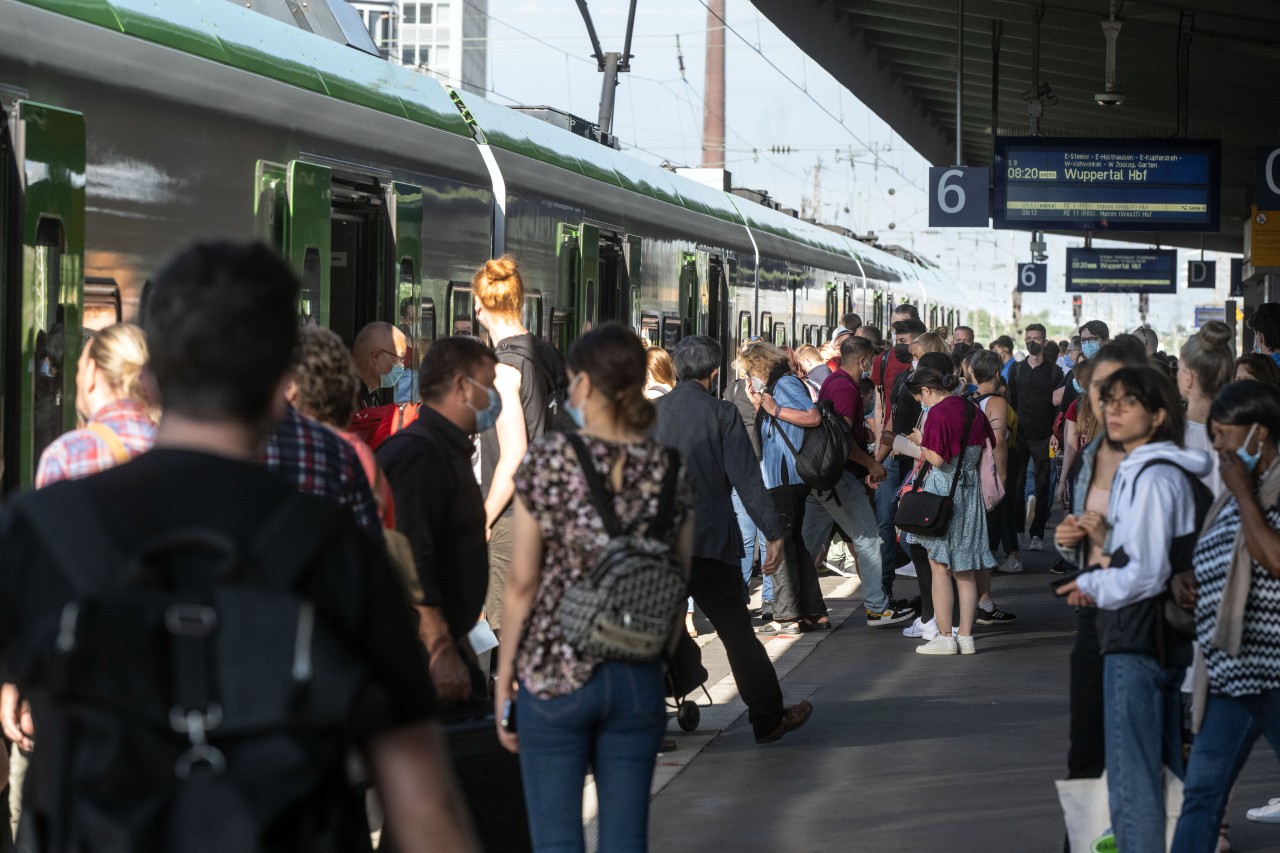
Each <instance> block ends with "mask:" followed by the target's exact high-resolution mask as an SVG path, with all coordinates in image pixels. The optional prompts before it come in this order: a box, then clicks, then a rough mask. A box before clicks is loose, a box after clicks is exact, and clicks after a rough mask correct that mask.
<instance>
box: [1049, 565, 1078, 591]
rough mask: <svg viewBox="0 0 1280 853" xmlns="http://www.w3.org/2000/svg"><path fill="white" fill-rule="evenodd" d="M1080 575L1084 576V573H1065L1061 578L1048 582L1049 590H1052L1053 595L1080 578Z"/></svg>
mask: <svg viewBox="0 0 1280 853" xmlns="http://www.w3.org/2000/svg"><path fill="white" fill-rule="evenodd" d="M1082 574H1084V572H1080V571H1075V572H1067V573H1066V574H1065V575H1063V576H1062V577H1060V578H1054V579H1053V580H1051V581H1049V588H1050V589H1052V590H1053V591H1054V593H1055V594H1057V592H1058V590H1060V589H1062V588H1063V587H1064V586H1066V585H1067V584H1069V583H1071V582H1072V581H1073V580H1075V579H1076V578H1078V577H1080V575H1082Z"/></svg>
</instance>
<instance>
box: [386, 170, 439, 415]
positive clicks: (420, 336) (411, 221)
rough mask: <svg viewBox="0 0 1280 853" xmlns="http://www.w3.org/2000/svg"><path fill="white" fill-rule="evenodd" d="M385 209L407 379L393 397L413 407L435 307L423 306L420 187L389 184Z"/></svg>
mask: <svg viewBox="0 0 1280 853" xmlns="http://www.w3.org/2000/svg"><path fill="white" fill-rule="evenodd" d="M387 206H388V208H389V212H390V217H389V218H390V220H391V233H392V241H393V243H394V246H395V258H394V260H395V282H396V290H395V301H396V304H395V311H396V321H395V322H396V325H397V326H399V327H400V331H402V332H404V334H405V339H406V342H407V351H406V352H405V365H404V366H405V367H406V368H407V370H406V371H405V373H406V374H407V375H408V377H409V378H408V379H407V380H402V384H403V385H404V388H403V389H401V388H397V389H396V395H395V396H396V402H413V403H416V402H417V401H418V368H419V366H420V365H421V363H422V356H423V354H424V353H425V352H426V348H427V346H428V345H430V343H431V341H430V338H427V339H426V340H424V337H425V336H424V333H423V330H424V323H423V320H424V318H425V317H426V314H427V312H428V311H429V310H431V309H432V308H433V307H434V306H425V305H423V304H422V270H421V266H422V187H418V186H414V185H413V184H404V183H400V182H399V181H392V182H391V185H390V186H389V187H387ZM433 325H434V321H433ZM401 398H404V399H401Z"/></svg>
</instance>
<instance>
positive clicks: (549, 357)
mask: <svg viewBox="0 0 1280 853" xmlns="http://www.w3.org/2000/svg"><path fill="white" fill-rule="evenodd" d="M471 290H472V295H473V296H474V298H475V311H476V317H477V319H478V320H479V321H480V325H481V326H482V327H483V328H484V330H485V331H486V332H488V333H489V342H490V345H491V346H492V347H493V351H494V353H495V354H496V355H497V358H498V372H497V378H496V379H495V380H494V387H495V388H497V389H498V396H499V398H500V399H501V400H502V409H501V411H502V414H501V415H499V416H498V422H497V424H496V425H495V428H494V429H491V430H485V431H482V432H481V434H480V490H481V491H482V492H483V494H484V513H485V524H486V527H485V531H486V536H487V538H488V541H489V584H488V589H487V590H486V592H485V597H484V611H485V616H486V617H487V618H488V620H489V624H490V625H493V626H494V627H495V628H497V627H498V626H499V625H501V624H502V600H503V595H502V588H503V585H504V584H505V583H506V578H507V572H508V570H509V568H510V566H511V547H512V546H511V524H512V513H513V509H512V499H513V498H514V496H515V490H516V486H515V475H516V468H517V467H519V465H520V460H522V459H523V458H524V454H525V450H527V449H528V447H529V442H531V441H533V440H534V439H536V438H539V437H541V436H542V435H545V434H546V433H547V432H548V431H549V430H551V429H553V428H555V426H556V424H555V423H553V422H552V421H553V416H554V414H555V412H554V410H553V408H552V407H551V406H550V403H551V401H552V398H553V395H554V394H555V392H556V390H557V389H558V388H562V387H563V386H564V384H565V378H564V363H563V361H562V360H561V358H560V354H559V353H558V352H556V350H555V348H554V347H553V346H551V344H549V343H547V342H546V341H544V340H542V339H541V338H539V337H538V336H537V335H534V334H533V333H532V332H530V331H529V330H528V329H527V328H525V325H524V322H523V320H522V319H521V316H522V312H523V311H524V280H523V279H522V278H521V277H520V267H519V265H518V264H517V263H516V260H515V258H512V257H510V256H504V257H501V258H496V259H494V260H490V261H487V262H486V263H485V265H484V266H483V267H481V268H480V269H479V270H477V271H476V274H475V275H474V276H473V277H472V279H471Z"/></svg>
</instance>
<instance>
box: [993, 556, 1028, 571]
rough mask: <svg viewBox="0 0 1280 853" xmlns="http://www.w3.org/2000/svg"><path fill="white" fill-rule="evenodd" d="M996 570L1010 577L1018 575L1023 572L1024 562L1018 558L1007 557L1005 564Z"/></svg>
mask: <svg viewBox="0 0 1280 853" xmlns="http://www.w3.org/2000/svg"><path fill="white" fill-rule="evenodd" d="M995 570H996V571H997V572H1003V573H1005V574H1008V575H1013V574H1017V573H1018V572H1020V571H1022V561H1021V560H1019V559H1018V558H1017V557H1005V558H1004V562H1003V563H1001V564H1000V565H998V566H996V569H995Z"/></svg>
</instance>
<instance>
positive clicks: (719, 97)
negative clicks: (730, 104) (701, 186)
mask: <svg viewBox="0 0 1280 853" xmlns="http://www.w3.org/2000/svg"><path fill="white" fill-rule="evenodd" d="M724 30H725V23H724V0H710V2H708V3H707V85H706V92H705V93H704V95H703V109H702V167H703V168H704V169H723V168H724V110H725V89H724Z"/></svg>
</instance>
